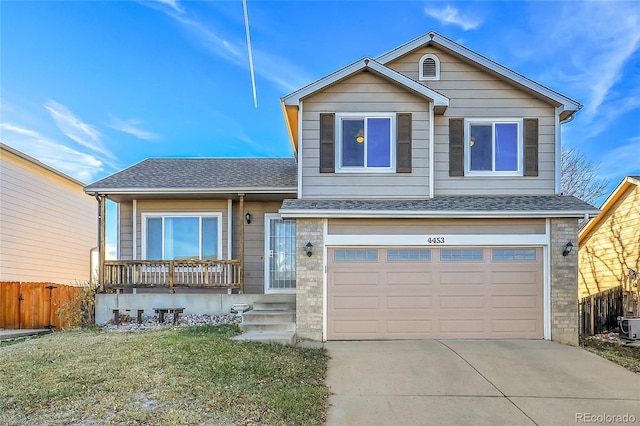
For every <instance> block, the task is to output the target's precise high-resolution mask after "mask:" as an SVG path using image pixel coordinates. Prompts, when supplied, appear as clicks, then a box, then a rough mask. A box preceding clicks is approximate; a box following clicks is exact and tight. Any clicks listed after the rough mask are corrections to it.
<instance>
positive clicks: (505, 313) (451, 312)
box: [327, 246, 544, 340]
mask: <svg viewBox="0 0 640 426" xmlns="http://www.w3.org/2000/svg"><path fill="white" fill-rule="evenodd" d="M327 257H328V258H327V285H328V287H327V339H328V340H390V339H425V338H437V339H441V338H442V339H447V338H489V339H491V338H540V339H541V338H543V334H544V330H543V318H544V307H543V299H544V296H543V295H544V268H543V249H542V248H541V247H459V246H455V247H441V246H437V247H433V246H430V247H398V246H388V247H367V246H363V247H328V249H327Z"/></svg>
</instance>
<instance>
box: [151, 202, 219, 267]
mask: <svg viewBox="0 0 640 426" xmlns="http://www.w3.org/2000/svg"><path fill="white" fill-rule="evenodd" d="M143 220H144V221H145V225H146V228H145V229H146V232H145V234H146V235H145V249H146V255H145V258H146V259H148V260H217V259H220V257H221V247H222V246H221V244H222V240H221V226H222V215H221V214H219V213H218V214H215V213H214V214H198V215H155V214H153V215H151V214H148V215H147V214H143Z"/></svg>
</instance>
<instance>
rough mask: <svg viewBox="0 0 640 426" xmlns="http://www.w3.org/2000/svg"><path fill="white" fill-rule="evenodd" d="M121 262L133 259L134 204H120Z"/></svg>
mask: <svg viewBox="0 0 640 426" xmlns="http://www.w3.org/2000/svg"><path fill="white" fill-rule="evenodd" d="M118 256H119V257H120V259H121V260H132V259H133V202H131V201H127V202H122V203H120V252H119V253H118Z"/></svg>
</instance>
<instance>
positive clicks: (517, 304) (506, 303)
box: [491, 294, 538, 309]
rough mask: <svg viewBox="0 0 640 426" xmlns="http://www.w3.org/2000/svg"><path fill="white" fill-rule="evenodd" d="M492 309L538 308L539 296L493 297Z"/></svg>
mask: <svg viewBox="0 0 640 426" xmlns="http://www.w3.org/2000/svg"><path fill="white" fill-rule="evenodd" d="M491 307H493V308H511V309H513V308H537V307H538V296H537V295H535V294H531V295H524V294H523V295H513V296H493V297H491Z"/></svg>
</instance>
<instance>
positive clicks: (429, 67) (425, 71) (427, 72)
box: [422, 58, 436, 77]
mask: <svg viewBox="0 0 640 426" xmlns="http://www.w3.org/2000/svg"><path fill="white" fill-rule="evenodd" d="M422 75H423V76H424V77H435V76H436V61H435V60H434V59H433V58H427V59H425V60H424V61H423V62H422Z"/></svg>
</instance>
